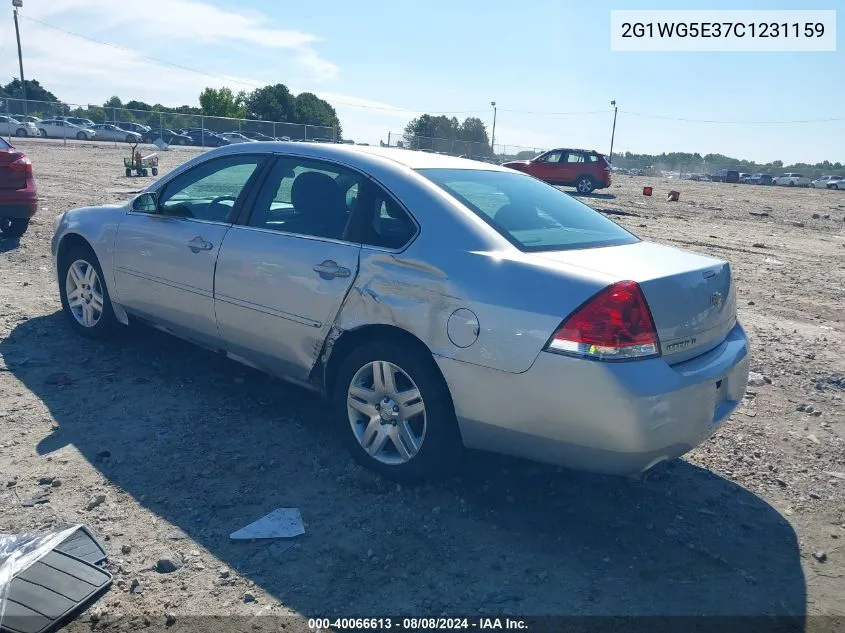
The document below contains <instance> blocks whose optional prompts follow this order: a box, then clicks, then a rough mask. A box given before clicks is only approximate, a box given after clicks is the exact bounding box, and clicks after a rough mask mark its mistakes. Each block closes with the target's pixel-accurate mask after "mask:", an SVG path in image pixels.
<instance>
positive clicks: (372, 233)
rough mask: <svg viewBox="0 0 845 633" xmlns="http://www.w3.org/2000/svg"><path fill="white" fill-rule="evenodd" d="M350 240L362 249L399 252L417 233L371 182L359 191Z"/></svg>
mask: <svg viewBox="0 0 845 633" xmlns="http://www.w3.org/2000/svg"><path fill="white" fill-rule="evenodd" d="M359 191H360V193H359V196H358V200H357V205H356V208H355V210H354V217H353V220H352V226H353V227H354V228H353V233H352V235H351V239H354V241H356V242H360V243H361V244H363V245H365V246H375V247H379V248H389V249H399V248H402V247H403V246H405V245H406V244H407V243H408V242H409V241H410V240H411V238H413V237H414V235H415V234H416V232H417V227H416V225H415V224H414V221H413V220H412V219H411V217H410V216H409V215H408V213H407V211H405V209H403V208H402V207H401V206H399V204H398V203H397V202H396V201H395V200H394V199H393V198H392V197H391V196H389V195H388V194H387V193H386V192H385V191H383V190H382V189H381V188H380V187H378V186H377V185H376V184H375V183H373V182H368V183H366V185H365V186H363V187H362V188H361V189H360V190H359Z"/></svg>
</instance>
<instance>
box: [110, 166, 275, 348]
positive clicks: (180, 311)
mask: <svg viewBox="0 0 845 633" xmlns="http://www.w3.org/2000/svg"><path fill="white" fill-rule="evenodd" d="M264 159H265V158H264V157H263V156H259V155H246V154H243V155H236V156H226V157H221V158H215V159H212V160H209V161H205V162H203V163H200V164H198V165H196V166H195V167H193V168H192V169H190V170H189V171H186V172H184V173H182V174H180V175H179V176H177V177H176V178H174V179H173V180H172V181H171V182H169V183H168V184H167V185H165V187H164V189H162V190H161V192H160V194H159V196H158V204H157V205H156V206H155V207H154V208H151V209H148V210H146V211H130V212H128V213H127V214H126V217H125V219H124V220H123V221H122V222H121V224H120V227H119V228H118V231H117V236H116V238H115V251H114V252H115V255H114V263H115V285H116V291H117V298H118V301H119V302H120V304H121V305H123V306H124V307H125V308H126V309H127V310H129V311H130V312H134V313H137V314H139V315H141V316H143V317H146V318H149V319H152V320H154V321H156V322H160V323H162V324H164V325H167V326H169V327H171V328H172V329H174V331H176V332H177V333H179V334H182V335H185V336H188V337H189V338H194V339H196V340H199V341H201V342H205V343H209V344H210V343H214V342H215V341H216V340H217V325H216V321H215V318H214V266H215V262H216V260H217V256H218V254H219V251H220V245H221V243H222V242H223V237H224V236H225V235H226V232H227V231H228V230H229V227H230V226H231V223H232V218H233V216H234V213H235V212H236V210H237V208H238V205H239V204H240V201H241V200H242V199H243V197H244V196H245V195H246V193H247V192H248V190H249V187H250V184H249V183H250V182H251V180H252V179H253V178H254V175H255V174H256V173H257V172H258V167H259V165H260V163H261V162H262V161H263V160H264Z"/></svg>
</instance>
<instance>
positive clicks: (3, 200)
mask: <svg viewBox="0 0 845 633" xmlns="http://www.w3.org/2000/svg"><path fill="white" fill-rule="evenodd" d="M37 209H38V192H37V190H36V189H35V178H34V177H33V175H32V163H31V162H30V161H29V159H28V158H27V157H26V156H25V155H24V153H23V152H21V151H20V150H17V149H15V148H14V147H12V146H11V145H9V144H8V143H7V142H6V141H4V140H3V139H2V138H0V235H2V236H3V237H11V238H17V237H20V236H21V235H23V234H24V233H25V232H26V229H27V227H28V226H29V219H30V218H31V217H32V216H33V215H35V211H36V210H37Z"/></svg>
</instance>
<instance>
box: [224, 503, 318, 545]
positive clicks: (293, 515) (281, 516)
mask: <svg viewBox="0 0 845 633" xmlns="http://www.w3.org/2000/svg"><path fill="white" fill-rule="evenodd" d="M300 534H305V526H304V525H303V523H302V515H301V514H300V513H299V508H277V509H276V510H273V511H272V512H271V513H270V514H268V515H266V516H263V517H261V518H260V519H258V521H255V522H254V523H250V524H249V525H247V526H246V527H243V528H241V529H240V530H237V531H236V532H232V534H231V535H230V536H229V538H231V539H233V540H237V541H240V540H248V539H259V538H290V537H292V536H299V535H300Z"/></svg>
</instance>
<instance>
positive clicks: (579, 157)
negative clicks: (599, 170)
mask: <svg viewBox="0 0 845 633" xmlns="http://www.w3.org/2000/svg"><path fill="white" fill-rule="evenodd" d="M566 162H567V163H583V162H584V154H582V153H581V152H568V153H567V154H566Z"/></svg>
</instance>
